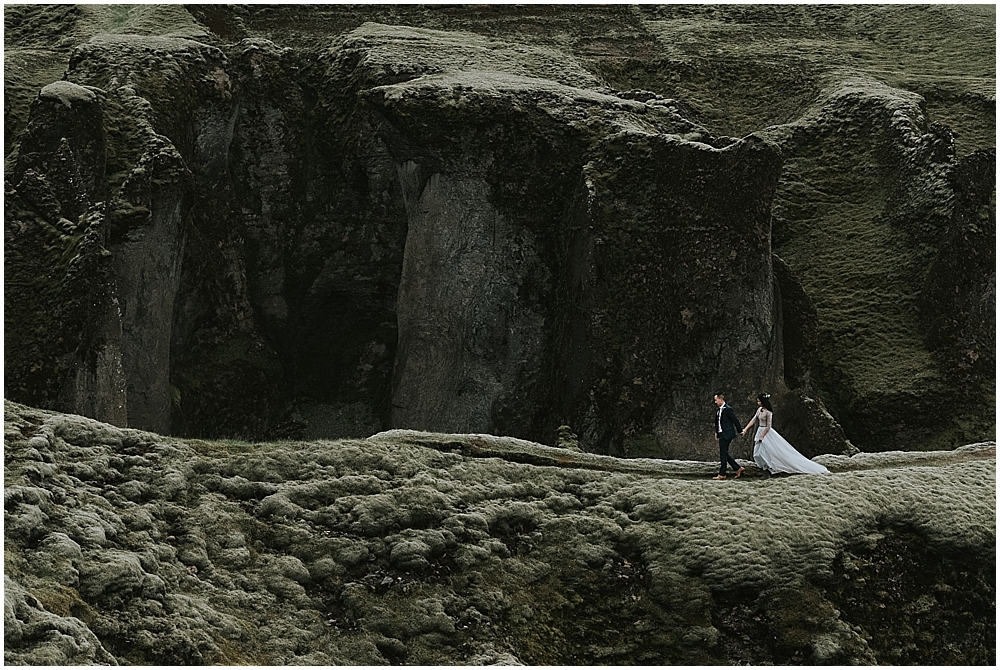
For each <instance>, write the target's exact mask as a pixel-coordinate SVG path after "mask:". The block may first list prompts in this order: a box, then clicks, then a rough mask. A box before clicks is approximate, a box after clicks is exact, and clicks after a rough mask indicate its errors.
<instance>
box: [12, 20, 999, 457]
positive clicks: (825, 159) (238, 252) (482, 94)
mask: <svg viewBox="0 0 1000 670" xmlns="http://www.w3.org/2000/svg"><path fill="white" fill-rule="evenodd" d="M992 11H993V10H991V9H989V8H987V9H982V8H977V7H969V6H962V7H919V8H903V7H878V8H866V9H858V8H846V7H833V8H804V7H788V8H786V7H749V6H747V7H743V6H739V7H736V6H734V7H714V6H712V7H708V6H706V7H699V6H664V7H649V6H643V7H628V6H615V7H608V8H601V9H600V11H597V10H596V9H594V8H579V7H544V6H535V7H500V6H497V7H491V6H479V7H470V8H446V7H421V6H399V7H396V6H371V7H364V6H329V7H327V6H283V7H280V8H279V7H256V6H249V7H241V6H179V5H177V6H156V5H150V6H143V7H138V8H127V7H117V6H111V7H105V6H85V5H84V6H75V7H73V6H19V7H10V8H7V10H6V11H5V35H6V37H7V40H6V49H7V53H6V54H5V56H6V58H5V63H6V65H7V68H8V69H7V72H6V73H5V74H6V76H5V103H4V104H5V112H6V116H5V123H6V127H5V130H6V137H7V138H8V139H7V143H8V144H7V146H5V155H6V157H7V161H6V169H5V203H6V206H5V255H6V263H7V265H6V267H7V276H6V277H5V279H6V282H5V332H6V334H7V338H8V347H7V348H6V349H5V351H6V354H5V372H6V379H7V388H6V389H5V394H6V395H7V396H8V397H10V398H13V399H15V400H18V401H20V402H25V403H28V404H31V405H35V406H41V407H46V408H50V409H59V410H67V411H72V412H77V413H82V414H86V415H89V416H92V417H95V418H99V419H102V420H105V421H108V422H112V423H115V424H118V425H122V426H130V427H136V428H143V429H149V430H155V431H158V432H161V433H167V432H172V433H174V434H178V435H189V436H203V437H211V436H234V435H240V436H244V437H246V438H254V439H262V438H267V437H276V436H314V437H338V436H364V435H370V434H372V433H375V432H378V431H380V430H383V429H385V428H391V427H400V428H410V429H420V430H432V431H449V432H489V433H496V434H505V435H511V436H516V437H520V438H526V439H531V440H534V441H539V442H545V443H549V444H555V443H556V440H557V431H558V428H559V426H562V425H568V426H569V427H570V428H571V429H572V430H573V431H574V432H575V433H576V434H577V435H578V436H579V445H580V447H581V448H582V449H583V450H585V451H591V452H595V451H596V452H602V453H614V454H618V455H629V456H667V457H677V456H682V457H691V456H695V457H701V458H708V457H711V455H712V452H713V450H714V440H713V439H712V437H711V433H710V430H709V429H707V428H706V426H709V425H710V423H709V420H710V419H709V417H710V412H711V410H712V405H711V402H710V400H711V395H712V393H714V392H715V391H716V390H719V389H725V390H726V391H727V392H728V393H729V395H730V397H731V399H733V401H734V403H735V404H736V405H737V407H738V408H740V409H741V410H742V415H743V416H748V415H749V413H750V412H751V411H752V407H753V403H752V398H753V396H754V395H755V393H756V392H757V391H759V390H761V389H767V390H770V391H772V392H773V394H774V397H775V402H776V405H777V406H778V410H779V411H778V415H777V416H778V418H777V422H778V425H779V428H780V429H781V430H782V432H783V433H784V434H785V435H786V436H787V437H789V439H791V440H792V441H793V442H794V443H795V444H796V445H797V446H799V447H800V448H801V449H802V450H803V451H804V452H805V453H806V454H808V455H810V456H811V455H815V454H819V453H842V452H845V451H848V452H849V451H850V450H851V449H853V447H852V446H851V443H854V444H855V445H857V446H859V447H861V448H863V449H865V450H881V449H898V448H906V449H909V448H918V447H924V448H928V447H930V446H938V447H942V446H944V447H954V446H957V445H959V444H964V443H968V442H971V441H976V440H981V439H985V438H986V437H988V436H990V435H992V431H993V430H994V425H993V424H994V416H993V412H992V410H991V409H990V407H989V406H988V403H987V404H986V405H987V406H984V405H983V404H982V403H970V402H968V399H969V398H975V397H979V396H987V397H991V395H992V394H993V393H995V379H994V375H993V367H994V362H995V354H994V349H995V332H994V318H993V315H994V314H995V289H994V284H995V258H994V251H993V250H994V247H995V244H994V242H995V224H994V218H995V204H994V200H995V196H994V181H995V178H994V176H993V173H992V172H991V170H992V169H993V165H994V158H993V157H994V155H995V149H994V148H993V144H994V142H995V140H994V129H995V109H994V108H995V72H994V67H995V64H994V62H995V55H994V54H993V52H992V45H993V42H994V30H995V27H994V24H995V17H994V15H993V14H992V13H991V12H992ZM984 12H985V14H984ZM761 26H767V28H768V30H760V27H761ZM952 32H955V33H957V34H960V35H961V36H962V37H961V39H962V48H961V50H957V51H954V52H952V51H948V50H946V49H945V48H944V47H942V46H941V45H947V44H949V43H950V42H949V41H948V40H949V39H951V38H950V34H951V33H952ZM748 37H753V39H748ZM928 45H932V46H933V47H934V48H935V49H938V53H936V54H934V56H933V58H927V57H926V56H925V55H924V49H925V47H928ZM887 57H888V58H892V59H893V61H892V62H891V63H890V64H891V65H892V68H893V69H891V70H890V71H887V70H886V61H885V59H886V58H887ZM970 68H971V71H972V72H973V73H974V76H969V72H970ZM39 91H40V92H39ZM957 259H962V260H963V262H962V263H957V262H956V261H957ZM956 265H961V268H960V269H957V268H956ZM942 407H948V408H949V411H948V417H947V418H946V419H942V416H941V408H942Z"/></svg>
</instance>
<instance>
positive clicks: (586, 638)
mask: <svg viewBox="0 0 1000 670" xmlns="http://www.w3.org/2000/svg"><path fill="white" fill-rule="evenodd" d="M4 445H5V448H4V462H5V468H4V533H5V535H4V540H5V541H4V581H5V586H4V661H5V662H6V663H8V664H31V665H65V664H78V663H85V664H129V665H146V664H154V665H183V664H227V665H243V664H258V665H279V664H318V665H331V664H336V665H359V664H360V665H382V664H415V665H452V664H461V665H477V664H521V663H524V664H532V665H616V664H628V665H664V664H682V665H696V664H717V665H721V664H754V665H759V664H772V663H773V664H810V665H816V664H835V665H850V664H880V665H883V664H889V665H905V664H918V665H953V664H958V665H975V664H988V663H991V662H992V661H993V659H994V658H995V653H996V651H995V649H996V627H995V612H996V591H995V588H996V584H995V574H994V571H995V565H996V506H995V502H996V500H995V488H996V465H995V464H996V449H995V444H994V443H988V444H978V445H969V446H966V447H962V448H960V449H957V450H955V451H950V452H943V451H938V452H919V453H915V452H886V453H879V454H857V455H855V456H853V457H847V456H834V455H827V456H820V457H817V460H820V461H821V462H823V463H824V464H826V465H827V467H828V468H829V469H830V470H831V472H832V474H828V475H813V476H808V475H799V476H790V477H774V478H771V479H765V478H764V477H763V476H762V474H761V473H760V471H759V470H757V469H756V468H755V467H754V466H752V465H750V464H749V463H747V466H748V471H747V473H746V474H745V475H744V477H741V479H740V480H731V481H729V482H716V481H711V480H709V475H710V473H711V471H712V468H713V467H714V466H713V465H712V464H709V463H704V462H698V461H665V460H658V459H620V458H615V457H610V456H603V455H596V454H587V453H582V452H578V451H577V452H574V451H569V450H566V449H558V448H554V447H546V446H542V445H539V444H534V443H530V442H526V441H523V440H517V439H514V438H499V437H492V436H488V435H456V434H433V433H421V432H415V431H404V430H397V431H390V432H385V433H380V434H377V435H374V436H372V437H370V438H368V439H362V440H338V441H315V442H283V443H265V444H250V443H239V442H235V441H215V442H212V441H201V440H181V439H179V438H167V437H162V436H158V435H155V434H151V433H145V432H141V431H137V430H134V429H122V428H117V427H114V426H111V425H109V424H103V423H99V422H97V421H93V420H91V419H86V418H83V417H80V416H70V415H63V414H56V413H52V412H47V411H41V410H35V409H30V408H27V407H24V406H21V405H16V404H13V403H10V402H7V403H5V406H4Z"/></svg>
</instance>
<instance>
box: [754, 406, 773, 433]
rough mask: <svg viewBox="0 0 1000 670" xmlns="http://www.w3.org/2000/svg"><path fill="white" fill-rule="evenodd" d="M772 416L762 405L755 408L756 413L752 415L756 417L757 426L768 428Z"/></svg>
mask: <svg viewBox="0 0 1000 670" xmlns="http://www.w3.org/2000/svg"><path fill="white" fill-rule="evenodd" d="M773 416H774V414H773V413H772V412H769V411H767V410H766V409H764V408H763V407H758V408H757V414H756V415H755V416H754V418H755V419H757V427H758V428H770V427H771V418H772V417H773Z"/></svg>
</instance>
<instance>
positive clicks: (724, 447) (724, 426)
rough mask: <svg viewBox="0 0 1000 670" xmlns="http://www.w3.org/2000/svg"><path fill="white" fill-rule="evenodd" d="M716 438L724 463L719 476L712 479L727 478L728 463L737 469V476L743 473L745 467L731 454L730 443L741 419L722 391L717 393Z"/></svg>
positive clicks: (720, 457)
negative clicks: (727, 402) (737, 416)
mask: <svg viewBox="0 0 1000 670" xmlns="http://www.w3.org/2000/svg"><path fill="white" fill-rule="evenodd" d="M715 406H716V407H718V410H716V412H715V439H716V440H718V441H719V460H720V461H722V465H721V466H720V467H719V476H718V477H712V479H725V478H726V465H727V464H728V465H732V466H733V469H734V470H736V477H739V476H740V475H742V474H743V468H741V467H740V464H739V463H737V462H736V459H735V458H733V457H732V456H730V455H729V443H730V442H732V441H733V440H735V439H736V433H737V432H738V431H739V429H740V428H739V427H740V420H739V419H737V418H736V412H734V411H733V408H732V407H730V406H729V405H728V404H726V396H724V395H723V394H721V393H716V394H715Z"/></svg>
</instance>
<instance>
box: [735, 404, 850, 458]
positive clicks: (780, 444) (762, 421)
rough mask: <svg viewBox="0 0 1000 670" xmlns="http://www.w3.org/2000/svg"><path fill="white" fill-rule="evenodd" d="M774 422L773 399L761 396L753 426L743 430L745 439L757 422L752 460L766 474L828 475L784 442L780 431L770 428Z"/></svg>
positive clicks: (751, 423)
mask: <svg viewBox="0 0 1000 670" xmlns="http://www.w3.org/2000/svg"><path fill="white" fill-rule="evenodd" d="M773 418H774V410H773V409H772V408H771V395H770V394H769V393H762V394H761V395H759V396H757V413H756V414H754V415H753V418H752V419H750V422H749V423H748V424H747V425H746V428H744V429H743V432H742V433H741V435H746V434H747V431H748V430H750V426H752V425H753V422H754V421H756V422H757V435H756V436H755V437H754V442H753V460H754V461H756V463H757V465H759V466H760V467H761V468H762V469H764V470H767V471H768V472H769V473H771V474H772V475H773V474H775V473H778V472H792V473H799V474H810V475H818V474H829V473H830V471H829V470H827V469H826V468H825V467H823V466H822V465H820V464H819V463H816V462H815V461H810V460H809V459H808V458H806V457H805V456H803V455H802V454H800V453H799V452H797V451H796V450H795V447H793V446H792V445H790V444H789V443H788V442H787V441H786V440H785V438H783V437H782V436H781V435H779V434H778V431H776V430H774V429H773V428H772V427H771V420H772V419H773Z"/></svg>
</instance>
